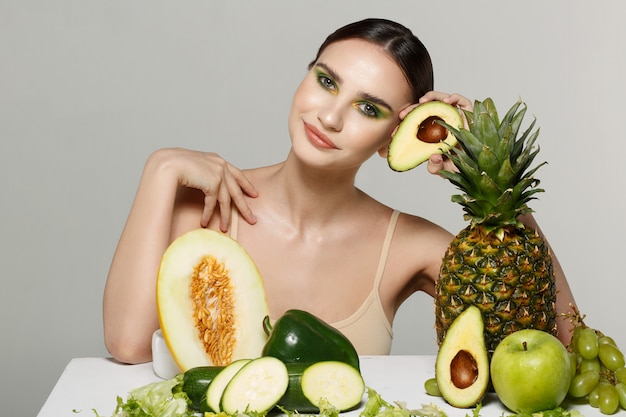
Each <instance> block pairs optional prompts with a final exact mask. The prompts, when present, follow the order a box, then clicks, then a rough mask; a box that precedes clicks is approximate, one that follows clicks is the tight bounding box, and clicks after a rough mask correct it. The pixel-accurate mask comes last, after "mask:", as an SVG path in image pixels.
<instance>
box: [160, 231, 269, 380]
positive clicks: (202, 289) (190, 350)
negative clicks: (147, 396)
mask: <svg viewBox="0 0 626 417" xmlns="http://www.w3.org/2000/svg"><path fill="white" fill-rule="evenodd" d="M156 289H157V308H158V313H159V321H160V325H161V330H162V331H163V337H164V339H165V341H166V343H167V346H168V348H169V350H170V353H171V354H172V357H173V358H174V361H175V362H176V364H177V365H178V367H179V368H180V370H181V371H182V372H185V371H186V370H188V369H190V368H193V367H196V366H205V365H218V366H225V365H227V364H229V363H231V362H232V361H234V360H237V359H250V358H256V357H258V356H260V355H261V351H262V349H263V346H264V344H265V342H266V340H267V335H266V334H265V332H264V330H263V319H264V318H265V316H267V315H269V308H268V305H267V298H266V295H265V287H264V285H263V279H262V277H261V275H260V273H259V271H258V269H257V266H256V264H255V263H254V261H253V260H252V259H251V258H250V256H249V255H248V253H247V252H246V251H245V250H244V249H243V248H242V247H241V246H240V245H239V243H237V242H236V241H235V240H233V239H231V238H230V237H229V236H227V235H225V234H223V233H220V232H217V231H213V230H209V229H196V230H192V231H190V232H187V233H186V234H184V235H182V236H180V237H178V238H177V239H176V240H174V241H173V242H172V243H171V244H170V246H169V247H168V248H167V250H166V251H165V253H164V254H163V258H162V259H161V265H160V267H159V274H158V278H157V287H156Z"/></svg>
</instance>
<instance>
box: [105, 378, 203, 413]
mask: <svg viewBox="0 0 626 417" xmlns="http://www.w3.org/2000/svg"><path fill="white" fill-rule="evenodd" d="M182 382H183V374H179V375H177V376H175V377H174V378H171V379H166V380H163V381H157V382H152V383H150V384H148V385H144V386H142V387H139V388H136V389H134V390H132V391H130V392H129V393H128V398H127V399H126V402H124V401H123V400H122V398H121V397H117V407H116V408H115V414H113V416H112V417H192V416H194V415H195V414H194V413H193V412H192V411H190V410H189V408H188V403H189V397H188V396H187V394H186V393H184V392H183V391H182Z"/></svg>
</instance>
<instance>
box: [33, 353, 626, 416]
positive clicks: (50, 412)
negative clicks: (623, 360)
mask: <svg viewBox="0 0 626 417" xmlns="http://www.w3.org/2000/svg"><path fill="white" fill-rule="evenodd" d="M434 363H435V357H434V356H401V355H390V356H363V357H361V372H362V374H363V378H364V379H365V384H366V386H368V387H371V388H373V389H375V390H376V391H377V392H378V393H380V394H381V396H382V398H383V399H385V400H386V401H389V402H393V401H402V402H405V403H406V404H407V406H408V407H409V408H420V407H421V406H422V404H430V403H434V404H437V405H439V406H440V407H441V408H442V409H443V410H444V411H445V412H446V414H447V415H448V416H449V417H457V416H459V417H465V416H466V415H468V414H470V415H471V411H472V410H465V409H457V408H454V407H451V406H450V405H448V404H446V402H445V401H444V400H443V399H442V398H438V397H431V396H429V395H427V394H426V393H425V392H424V381H425V380H426V379H428V378H431V377H433V376H434ZM159 380H161V379H160V378H159V377H158V376H157V375H156V374H155V373H154V370H153V368H152V363H145V364H141V365H123V364H120V363H117V362H115V361H114V360H112V359H109V358H76V359H72V360H71V361H70V362H69V363H68V365H67V367H66V368H65V370H64V371H63V373H62V374H61V377H60V378H59V380H58V382H57V383H56V385H55V386H54V388H53V390H52V392H51V393H50V396H49V397H48V399H47V400H46V402H45V404H44V406H43V408H42V409H41V410H40V412H39V414H38V417H65V416H67V417H95V413H94V411H93V410H96V411H97V412H98V414H99V415H100V416H102V417H105V416H111V415H112V414H113V412H114V410H115V406H116V398H117V397H118V396H120V397H122V398H123V399H124V400H126V397H127V394H128V392H129V391H130V390H132V389H134V388H138V387H140V386H143V385H146V384H148V383H150V382H154V381H159ZM567 407H568V408H578V409H579V410H580V411H581V412H582V413H583V414H584V415H585V417H592V416H602V414H601V413H600V412H599V411H598V410H597V409H594V408H591V407H590V406H584V405H583V406H581V405H570V404H567ZM359 412H360V410H355V411H351V412H349V413H345V415H346V416H350V417H356V416H358V414H359ZM503 413H504V415H505V416H506V415H509V414H512V413H511V412H509V411H507V410H506V409H505V408H504V407H503V406H502V405H501V404H500V402H499V401H498V400H497V398H496V397H495V394H493V393H490V394H488V395H487V396H486V397H485V399H484V400H483V408H482V410H481V413H480V415H481V417H502V415H503ZM620 414H622V415H624V414H626V412H625V411H620V412H619V413H618V414H617V416H619V415H620Z"/></svg>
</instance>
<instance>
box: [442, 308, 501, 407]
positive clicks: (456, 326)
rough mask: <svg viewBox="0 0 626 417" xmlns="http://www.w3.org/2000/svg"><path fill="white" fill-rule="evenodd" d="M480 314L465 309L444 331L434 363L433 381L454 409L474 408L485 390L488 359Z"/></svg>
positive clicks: (486, 386)
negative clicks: (434, 379) (435, 381)
mask: <svg viewBox="0 0 626 417" xmlns="http://www.w3.org/2000/svg"><path fill="white" fill-rule="evenodd" d="M483 331H484V323H483V318H482V313H481V312H480V310H479V309H478V307H476V306H470V307H468V308H466V309H465V310H464V311H463V312H462V313H461V314H459V315H458V316H457V318H456V319H454V322H452V325H451V326H450V328H449V329H448V331H447V333H446V335H445V337H444V339H443V342H442V343H441V346H440V347H439V352H437V359H436V361H435V378H436V380H437V387H438V388H439V391H440V392H441V395H442V397H443V398H444V399H445V400H446V401H447V402H448V404H450V405H452V406H454V407H458V408H468V407H473V406H475V405H477V404H478V403H479V402H480V401H481V400H482V399H483V397H484V396H485V393H486V392H487V388H488V387H489V358H488V355H487V347H486V345H485V336H484V333H483Z"/></svg>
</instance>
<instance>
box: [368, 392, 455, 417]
mask: <svg viewBox="0 0 626 417" xmlns="http://www.w3.org/2000/svg"><path fill="white" fill-rule="evenodd" d="M360 417H447V416H446V413H445V412H444V411H443V410H442V409H441V408H439V407H437V405H435V404H422V407H421V408H417V409H409V408H407V407H406V404H405V403H402V402H395V403H393V404H392V403H389V402H387V401H385V400H384V399H383V398H382V397H381V396H380V394H378V392H376V391H375V390H373V389H372V388H367V403H365V407H364V409H363V411H362V412H361V414H360Z"/></svg>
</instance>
